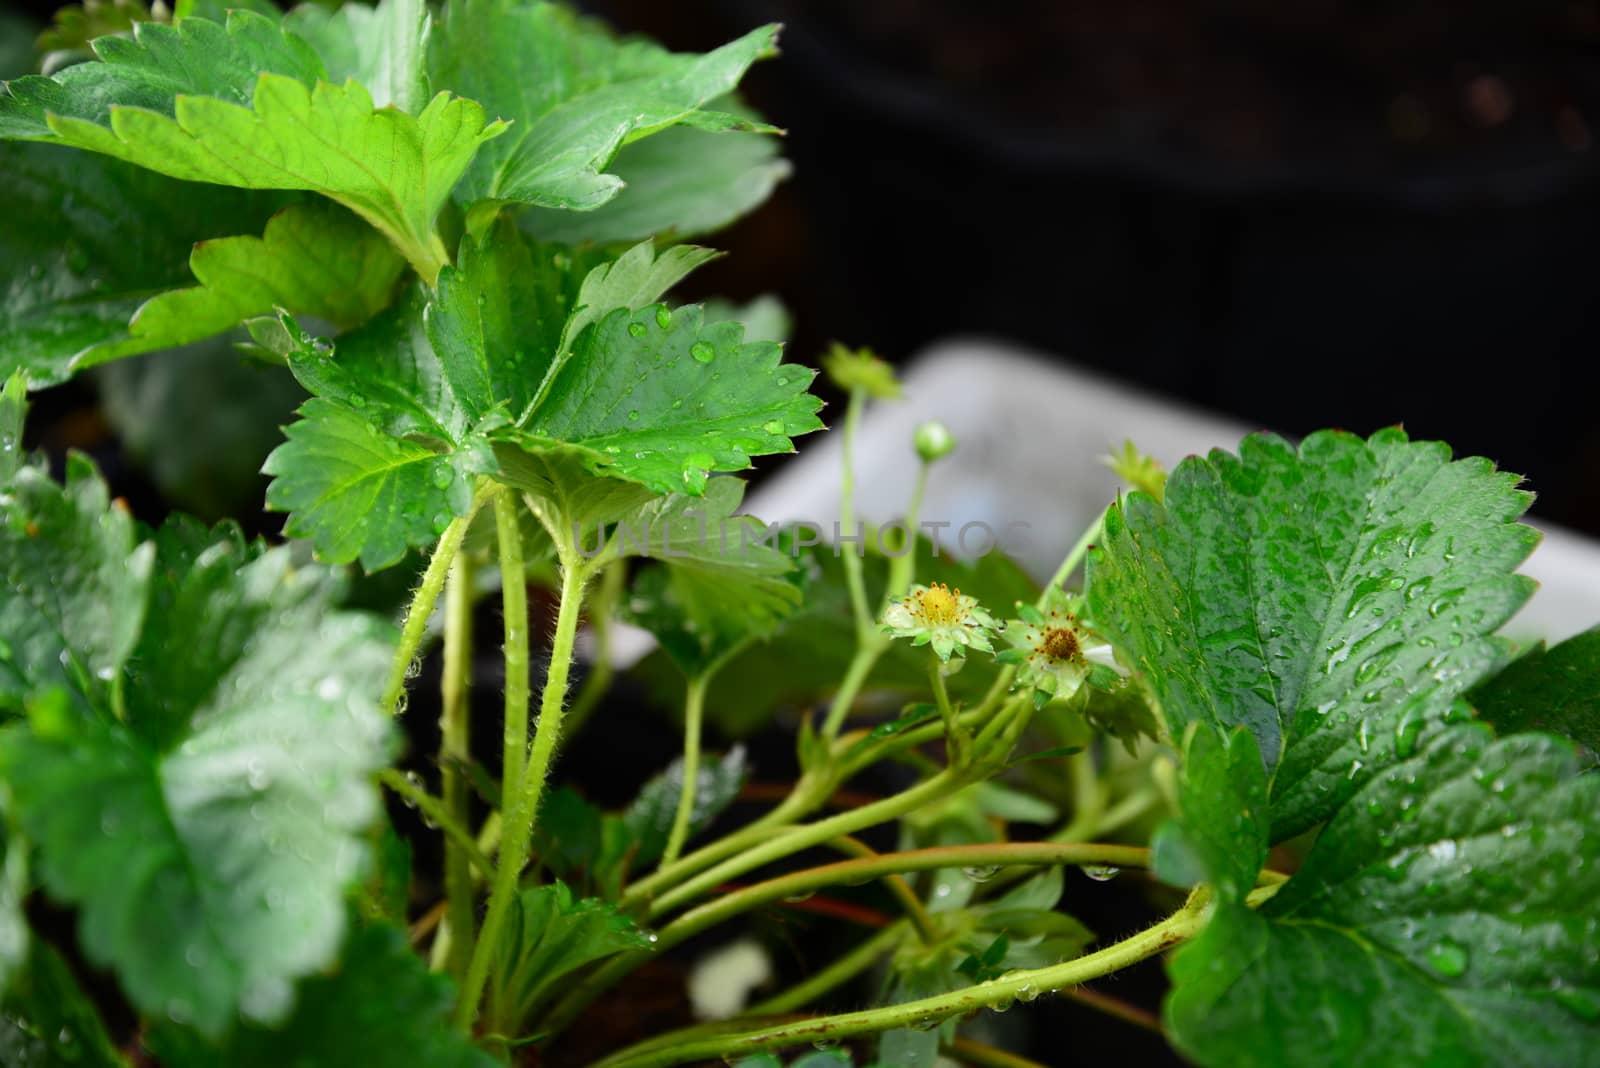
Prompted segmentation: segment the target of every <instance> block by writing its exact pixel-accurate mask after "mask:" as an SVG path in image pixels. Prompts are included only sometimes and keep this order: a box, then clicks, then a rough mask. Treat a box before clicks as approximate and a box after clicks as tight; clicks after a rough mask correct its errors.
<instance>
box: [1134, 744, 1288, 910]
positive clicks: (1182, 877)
mask: <svg viewBox="0 0 1600 1068" xmlns="http://www.w3.org/2000/svg"><path fill="white" fill-rule="evenodd" d="M1266 817H1267V773H1266V768H1265V766H1264V765H1263V764H1262V763H1261V751H1260V750H1259V749H1257V748H1256V740H1255V735H1253V734H1251V733H1250V732H1249V731H1248V730H1246V729H1244V728H1243V727H1239V728H1236V729H1235V730H1234V731H1233V732H1232V733H1231V734H1229V735H1227V736H1226V737H1223V736H1222V735H1219V734H1218V733H1217V731H1216V730H1215V729H1214V728H1212V727H1211V726H1209V725H1208V724H1205V723H1194V724H1191V725H1190V727H1189V739H1188V742H1187V744H1186V745H1185V746H1184V752H1183V766H1182V768H1181V770H1180V771H1179V774H1178V814H1177V816H1176V818H1174V819H1173V820H1170V821H1168V822H1167V823H1165V824H1163V825H1162V826H1161V827H1160V828H1158V829H1157V831H1156V837H1155V841H1154V842H1153V843H1152V848H1153V856H1154V859H1153V863H1152V867H1153V868H1154V871H1155V874H1156V875H1157V876H1158V877H1159V878H1161V879H1162V880H1163V881H1165V882H1168V883H1171V884H1173V885H1174V886H1182V887H1189V886H1194V885H1195V884H1196V883H1202V882H1203V883H1208V884H1209V885H1210V886H1211V888H1212V890H1213V892H1214V893H1215V895H1216V897H1217V898H1218V899H1219V900H1221V901H1227V902H1240V901H1243V900H1244V898H1245V895H1246V894H1248V893H1249V892H1250V889H1251V888H1252V887H1253V886H1255V884H1256V874H1257V873H1258V872H1260V870H1261V867H1262V865H1263V864H1265V863H1266V860H1267V824H1266Z"/></svg>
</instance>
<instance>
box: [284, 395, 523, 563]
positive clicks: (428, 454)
mask: <svg viewBox="0 0 1600 1068" xmlns="http://www.w3.org/2000/svg"><path fill="white" fill-rule="evenodd" d="M284 433H285V435H286V436H287V438H288V440H287V441H285V442H284V443H283V444H282V445H280V446H278V448H276V449H274V450H273V452H272V455H271V456H268V457H267V462H266V464H265V465H264V466H263V468H262V470H264V471H265V472H266V473H267V474H269V475H275V476H278V477H276V478H275V479H274V480H273V483H272V486H271V487H270V488H269V489H268V491H267V504H268V506H269V507H271V508H276V509H278V510H280V511H285V512H290V513H292V514H291V515H290V517H289V521H288V523H286V524H285V525H284V530H285V532H286V533H288V534H291V535H293V536H296V537H309V538H311V539H312V540H313V542H314V544H315V545H316V550H317V555H318V557H319V558H320V559H323V560H328V561H331V562H334V563H343V562H346V561H349V560H355V559H357V558H359V559H360V560H361V564H362V566H363V567H365V568H366V569H367V570H368V571H375V570H377V569H378V568H381V567H388V566H389V565H390V564H394V563H397V562H398V561H399V560H401V559H402V558H403V557H404V556H405V554H406V551H407V550H408V549H410V548H412V547H414V546H420V545H428V544H431V543H432V542H434V541H436V540H438V537H439V535H440V534H442V533H444V529H445V527H447V526H448V525H449V524H450V521H451V520H452V519H454V518H455V517H456V516H459V515H465V514H466V511H467V509H468V507H469V506H470V504H471V501H472V478H473V476H474V475H475V474H477V473H479V472H481V471H484V470H492V469H493V466H494V464H493V453H492V452H491V451H490V450H489V448H488V446H487V443H484V444H482V445H481V446H479V447H477V448H463V449H462V450H461V451H457V452H438V451H436V450H434V449H432V448H429V447H428V446H426V445H421V444H418V443H417V442H414V441H408V440H403V439H401V438H395V437H391V436H389V435H388V434H386V433H384V432H383V430H381V429H380V428H378V427H376V426H374V425H373V424H372V423H371V422H369V421H368V420H367V419H366V418H365V417H363V416H362V415H361V414H360V413H358V412H355V411H352V410H351V409H349V408H347V407H343V406H341V405H339V404H336V403H334V402H332V401H326V400H323V399H321V398H320V397H313V398H312V399H311V400H309V401H307V402H306V403H305V405H304V406H303V407H301V409H300V421H299V422H297V423H294V424H293V425H291V426H290V427H289V428H288V429H287V430H286V431H285V432H284Z"/></svg>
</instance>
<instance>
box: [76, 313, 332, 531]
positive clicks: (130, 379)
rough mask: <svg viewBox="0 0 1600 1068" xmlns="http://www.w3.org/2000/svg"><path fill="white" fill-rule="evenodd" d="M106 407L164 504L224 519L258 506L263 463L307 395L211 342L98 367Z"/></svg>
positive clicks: (273, 370) (278, 371)
mask: <svg viewBox="0 0 1600 1068" xmlns="http://www.w3.org/2000/svg"><path fill="white" fill-rule="evenodd" d="M94 381H95V388H96V391H97V392H98V393H99V395H100V407H101V410H102V411H103V412H104V413H105V416H106V419H107V420H108V421H109V422H110V423H111V426H112V428H113V429H115V430H116V432H117V436H118V438H119V439H120V440H121V442H122V447H123V449H124V450H125V451H126V452H127V453H128V454H129V457H130V459H132V460H133V461H134V463H135V464H137V465H138V467H139V468H140V470H142V471H143V472H144V474H145V476H146V477H148V478H149V479H150V481H151V482H153V483H154V484H155V486H156V488H157V489H159V490H160V491H161V495H162V497H163V498H165V499H166V500H167V501H169V502H171V503H173V504H176V505H178V506H179V507H182V508H184V509H185V510H187V511H189V512H191V513H194V514H196V515H200V516H204V517H206V518H208V519H220V518H221V517H223V516H225V515H247V514H251V513H253V512H255V511H257V510H259V509H260V507H261V497H262V494H263V493H264V492H265V491H266V479H265V478H263V477H262V475H261V464H262V461H264V460H265V459H266V457H267V454H268V453H270V452H271V451H272V449H273V447H274V446H276V445H277V444H278V443H279V442H281V441H282V440H283V433H282V431H280V430H279V429H278V428H279V427H281V426H283V425H284V424H285V423H287V422H289V421H290V419H292V418H293V415H294V410H295V408H296V407H297V406H298V405H299V404H300V403H301V402H302V401H304V400H305V396H306V395H305V391H304V390H302V389H301V388H300V387H299V385H298V384H296V383H295V381H294V379H293V378H291V377H290V376H289V375H288V374H286V373H285V372H284V370H283V369H282V368H281V367H271V366H267V365H265V364H262V363H260V362H258V361H253V360H241V359H239V358H238V355H237V354H236V353H234V352H232V351H230V346H229V345H228V344H227V343H226V342H224V341H222V340H220V339H214V340H212V341H210V342H206V343H204V344H201V345H193V346H189V347H187V348H182V349H174V350H171V351H168V352H159V353H154V354H152V355H150V356H147V357H145V358H144V359H140V360H118V361H116V362H115V363H109V364H106V365H104V366H102V367H100V368H98V370H97V373H96V374H95V378H94Z"/></svg>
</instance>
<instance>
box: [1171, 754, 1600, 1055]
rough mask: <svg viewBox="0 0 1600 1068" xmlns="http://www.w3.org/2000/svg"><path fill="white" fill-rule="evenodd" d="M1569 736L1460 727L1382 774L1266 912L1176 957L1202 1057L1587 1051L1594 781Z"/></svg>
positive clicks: (1598, 881) (1599, 804)
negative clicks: (1494, 735)
mask: <svg viewBox="0 0 1600 1068" xmlns="http://www.w3.org/2000/svg"><path fill="white" fill-rule="evenodd" d="M1578 768H1579V764H1578V761H1577V760H1576V759H1575V755H1574V753H1573V750H1572V748H1571V746H1570V744H1569V743H1567V742H1565V741H1562V740H1559V739H1556V738H1554V737H1551V736H1547V735H1533V734H1524V735H1515V736H1512V737H1509V738H1504V739H1502V740H1500V741H1491V740H1490V739H1489V736H1488V732H1487V731H1485V730H1483V729H1482V728H1481V727H1477V726H1465V725H1462V726H1456V727H1453V728H1451V729H1449V730H1446V731H1444V732H1441V733H1440V734H1439V735H1438V736H1436V737H1435V739H1434V740H1433V742H1432V744H1429V745H1428V746H1427V747H1426V748H1425V749H1423V750H1422V751H1420V752H1418V753H1416V754H1414V755H1413V756H1412V757H1411V758H1410V759H1408V760H1402V761H1399V762H1397V763H1395V764H1393V765H1391V766H1389V767H1386V768H1385V769H1383V770H1382V771H1381V772H1379V773H1377V774H1376V775H1374V776H1372V777H1371V778H1370V779H1369V780H1368V781H1367V782H1366V784H1365V785H1364V786H1363V788H1362V789H1361V790H1360V791H1359V792H1358V793H1357V794H1356V795H1355V796H1353V797H1352V798H1351V799H1350V800H1349V801H1348V802H1347V803H1346V804H1345V806H1344V807H1343V808H1342V809H1340V810H1339V812H1338V813H1337V814H1336V815H1335V816H1334V817H1333V819H1332V820H1331V821H1330V822H1329V824H1328V826H1327V827H1326V828H1325V829H1324V830H1323V832H1322V834H1321V836H1320V837H1319V838H1318V839H1317V843H1316V845H1315V846H1314V847H1313V848H1312V850H1311V853H1310V854H1309V855H1308V856H1307V857H1306V860H1305V862H1304V864H1303V865H1302V866H1301V868H1300V871H1299V872H1298V873H1297V874H1296V875H1295V876H1294V878H1292V879H1291V880H1290V881H1289V882H1288V883H1286V884H1284V886H1283V888H1282V889H1281V890H1279V891H1278V893H1277V894H1276V896H1274V897H1273V898H1272V899H1271V900H1270V901H1268V902H1267V903H1266V904H1265V905H1263V906H1262V907H1261V909H1260V910H1259V913H1252V912H1250V911H1249V910H1248V909H1245V908H1243V907H1241V906H1239V905H1228V906H1225V907H1223V908H1221V909H1219V910H1218V912H1217V913H1216V915H1215V917H1214V918H1213V919H1212V921H1211V923H1210V925H1209V926H1208V927H1207V929H1206V930H1205V931H1204V932H1203V933H1202V935H1201V936H1200V938H1199V939H1198V940H1197V941H1196V942H1194V943H1193V944H1192V945H1190V946H1188V947H1186V948H1184V949H1182V950H1180V951H1179V953H1178V954H1177V956H1176V957H1175V958H1174V959H1173V961H1172V965H1171V971H1172V976H1173V980H1174V984H1175V986H1174V990H1173V992H1172V994H1171V995H1170V996H1169V998H1168V1001H1167V1004H1166V1018H1167V1024H1168V1028H1169V1033H1170V1034H1171V1035H1172V1038H1173V1040H1174V1042H1175V1043H1176V1044H1177V1046H1178V1047H1179V1049H1181V1050H1182V1051H1184V1052H1185V1053H1186V1054H1188V1055H1189V1056H1190V1057H1191V1058H1193V1059H1194V1060H1195V1061H1196V1062H1198V1063H1200V1064H1202V1065H1227V1066H1229V1068H1236V1066H1239V1068H1247V1066H1251V1065H1281V1064H1294V1065H1308V1066H1317V1065H1328V1066H1330V1068H1331V1066H1342V1065H1350V1064H1397V1065H1398V1064H1428V1065H1438V1066H1441V1068H1450V1066H1454V1065H1461V1066H1467V1065H1484V1064H1497V1065H1508V1066H1527V1068H1537V1066H1543V1065H1552V1064H1586V1063H1589V1062H1590V1061H1592V1060H1593V1054H1594V1050H1595V1034H1596V1026H1597V1021H1600V963H1597V962H1600V924H1597V923H1596V921H1595V914H1594V902H1595V899H1596V896H1597V895H1600V817H1597V815H1596V814H1597V813H1600V778H1596V777H1595V776H1593V775H1583V774H1578Z"/></svg>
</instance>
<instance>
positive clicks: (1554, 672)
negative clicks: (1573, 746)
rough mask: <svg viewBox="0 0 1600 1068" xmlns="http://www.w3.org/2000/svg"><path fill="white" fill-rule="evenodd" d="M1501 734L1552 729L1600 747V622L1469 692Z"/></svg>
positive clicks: (1539, 649)
mask: <svg viewBox="0 0 1600 1068" xmlns="http://www.w3.org/2000/svg"><path fill="white" fill-rule="evenodd" d="M1468 699H1469V700H1471V701H1472V703H1473V705H1475V706H1476V707H1477V709H1478V714H1479V715H1480V716H1482V717H1483V718H1484V719H1485V720H1487V721H1488V722H1489V723H1491V724H1493V725H1494V727H1495V730H1497V731H1498V732H1499V733H1501V734H1509V733H1511V732H1513V731H1521V730H1534V729H1537V730H1549V731H1555V732H1556V733H1558V734H1564V735H1566V736H1567V737H1568V738H1571V739H1572V740H1573V741H1575V742H1578V743H1579V744H1580V745H1582V746H1584V747H1585V748H1586V749H1588V750H1589V752H1590V753H1591V754H1594V753H1597V752H1600V627H1596V628H1594V629H1592V630H1586V631H1584V632H1583V633H1582V634H1578V635H1575V636H1574V637H1571V638H1568V639H1567V640H1566V641H1564V642H1562V643H1561V644H1559V645H1557V646H1555V647H1554V648H1553V649H1547V648H1545V647H1544V645H1543V643H1541V644H1539V645H1538V646H1536V647H1535V648H1533V649H1531V650H1529V652H1528V653H1527V654H1526V655H1524V656H1522V657H1519V658H1518V659H1516V660H1514V661H1512V662H1511V663H1510V664H1508V665H1507V666H1506V668H1505V669H1504V670H1503V671H1501V672H1500V673H1499V674H1498V675H1495V676H1493V677H1492V678H1490V679H1489V680H1488V681H1486V682H1484V683H1483V684H1482V685H1480V686H1479V687H1478V688H1477V689H1475V690H1473V691H1472V693H1470V694H1469V695H1468Z"/></svg>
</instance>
